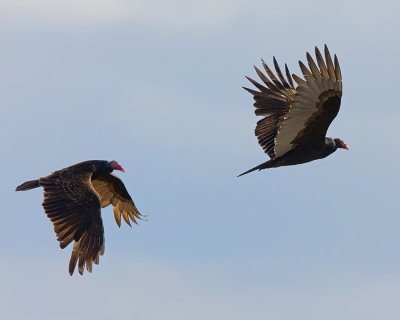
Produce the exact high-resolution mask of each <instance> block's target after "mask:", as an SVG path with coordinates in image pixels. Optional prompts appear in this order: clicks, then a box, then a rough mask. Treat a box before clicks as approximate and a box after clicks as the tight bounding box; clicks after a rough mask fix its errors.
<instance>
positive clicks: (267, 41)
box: [0, 0, 400, 320]
mask: <svg viewBox="0 0 400 320" xmlns="http://www.w3.org/2000/svg"><path fill="white" fill-rule="evenodd" d="M399 10H400V5H399V4H398V3H397V2H395V1H379V2H376V1H363V2H360V1H352V0H349V1H335V2H324V1H302V2H299V1H285V2H284V3H279V2H278V1H256V0H253V1H252V0H250V1H244V0H233V1H228V0H213V1H211V0H202V1H178V0H173V1H168V2H166V1H155V0H154V1H149V0H147V1H145V0H142V1H139V0H137V1H112V0H100V1H90V0H79V1H77V0H73V1H53V0H39V1H18V0H17V1H6V0H0V44H1V46H0V48H1V49H0V101H1V104H0V108H1V115H2V117H1V126H0V135H1V137H2V139H1V148H0V152H1V159H2V162H1V163H2V167H3V172H2V179H1V180H0V192H1V199H2V212H3V215H2V223H1V226H0V240H1V241H0V250H1V256H2V259H1V264H0V283H1V285H0V310H1V315H2V318H4V319H41V320H43V319H60V320H62V319H71V317H75V318H96V319H111V318H113V319H132V318H135V319H141V320H158V319H163V320H188V319H190V320H209V319H210V320H214V319H215V320H221V319H227V320H228V319H229V320H236V319H238V320H239V319H268V320H293V319H296V320H321V319H323V320H336V319H344V320H347V319H348V320H358V319H360V320H372V319H374V320H375V319H385V320H392V319H393V320H397V319H399V316H400V304H399V299H400V249H399V247H400V246H399V243H400V215H399V211H400V210H399V209H400V204H399V202H398V191H397V190H398V180H399V178H400V176H399V173H398V159H399V155H400V152H399V147H398V143H397V137H398V123H399V121H400V112H399V106H398V99H397V97H398V85H397V83H398V80H397V78H398V75H399V71H400V67H399V64H398V59H399V56H400V45H399V43H398V35H399V32H400V27H399V22H398V12H399ZM325 43H326V44H328V46H329V48H330V50H331V52H332V53H336V54H337V55H338V57H339V60H340V63H341V68H342V73H343V79H344V80H343V81H344V96H343V100H342V110H341V112H340V114H339V116H338V117H337V119H336V120H335V121H334V123H333V125H332V126H331V128H330V130H329V135H330V136H333V137H340V138H343V139H344V141H346V142H347V143H348V144H349V145H350V151H348V152H345V151H342V150H339V151H338V152H336V153H335V154H333V155H332V156H330V157H329V158H327V159H324V160H321V161H317V162H312V163H309V164H306V165H302V166H295V167H289V168H279V169H273V170H264V171H262V172H255V173H252V174H249V175H247V176H244V177H241V178H236V175H237V174H239V173H241V172H243V171H244V170H246V169H249V168H251V167H253V166H255V165H257V164H259V163H261V162H263V161H265V160H266V159H267V157H266V155H264V153H263V152H262V150H261V148H259V146H258V144H257V140H256V138H255V137H254V135H253V129H254V126H255V123H256V121H257V120H258V119H257V118H256V117H255V115H254V113H253V111H254V110H253V107H252V103H253V102H252V98H251V95H249V94H248V93H247V92H245V91H244V90H243V89H241V87H242V86H244V85H245V86H248V85H249V83H248V82H247V80H246V79H245V78H244V75H249V76H253V77H254V76H255V72H254V70H253V69H252V65H253V64H256V65H259V64H260V59H261V58H264V59H265V60H266V61H271V60H272V56H273V55H275V56H276V57H277V59H278V61H279V62H281V63H282V64H283V63H284V62H287V63H288V65H289V68H290V69H291V71H292V72H293V73H297V74H299V73H300V72H299V68H298V65H297V61H298V60H299V59H302V60H304V58H305V52H306V51H313V49H314V46H315V45H318V46H320V47H322V46H323V44H325ZM87 159H109V160H112V159H115V160H118V161H119V162H120V163H121V164H122V165H123V166H124V167H125V168H126V169H127V172H126V173H125V174H119V175H120V176H121V177H122V179H123V180H124V182H125V185H126V186H127V188H128V190H129V191H130V193H131V195H132V197H133V198H134V200H135V202H136V204H137V206H138V208H139V209H140V210H141V211H142V212H143V213H145V214H148V215H149V218H148V219H149V221H148V222H142V223H140V225H139V226H134V227H133V228H132V229H130V228H129V227H127V226H126V225H123V226H122V227H121V229H118V228H117V225H116V223H115V221H114V217H113V214H112V210H111V209H110V208H106V209H105V210H103V220H104V224H105V237H106V250H105V255H104V256H103V257H102V258H101V260H100V266H95V267H94V270H93V273H92V274H89V273H85V275H84V276H83V277H81V276H79V275H78V274H77V275H74V276H73V277H70V276H69V274H68V272H67V265H68V260H69V257H70V250H71V248H67V249H65V250H60V249H59V247H58V243H57V241H56V237H55V235H54V233H53V227H52V225H51V223H50V221H49V220H48V219H47V218H46V217H45V214H44V213H43V210H42V207H41V203H42V191H41V190H39V189H37V190H33V191H31V192H25V193H16V192H14V188H15V186H16V185H18V184H19V183H21V182H23V181H25V180H27V179H33V178H37V177H40V176H43V175H47V174H48V173H50V172H51V171H52V170H56V169H59V168H62V167H65V166H67V165H70V164H73V163H76V162H79V161H82V160H87Z"/></svg>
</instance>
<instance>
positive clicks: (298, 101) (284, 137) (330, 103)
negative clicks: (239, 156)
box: [245, 46, 342, 159]
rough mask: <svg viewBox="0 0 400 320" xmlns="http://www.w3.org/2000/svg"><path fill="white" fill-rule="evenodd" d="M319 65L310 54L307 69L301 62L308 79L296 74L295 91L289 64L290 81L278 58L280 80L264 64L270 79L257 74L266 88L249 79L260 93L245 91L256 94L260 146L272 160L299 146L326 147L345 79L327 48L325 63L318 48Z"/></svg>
mask: <svg viewBox="0 0 400 320" xmlns="http://www.w3.org/2000/svg"><path fill="white" fill-rule="evenodd" d="M315 54H316V60H317V63H315V61H314V60H313V58H312V57H311V55H310V54H309V53H307V55H306V57H307V62H308V65H309V68H307V67H306V66H305V65H304V64H303V63H302V62H301V61H299V65H300V69H301V71H302V73H303V76H304V79H301V78H300V77H298V76H296V75H294V74H293V79H294V80H295V81H296V83H297V87H296V89H294V85H293V80H292V77H291V76H290V72H289V70H288V68H287V66H286V65H285V73H286V77H287V79H285V77H284V76H283V73H282V72H281V70H280V68H279V65H278V63H277V62H276V59H275V58H274V66H275V70H276V73H277V75H278V78H279V80H278V78H277V77H276V76H275V75H274V73H273V72H272V71H271V70H270V69H269V68H268V66H267V65H266V64H265V63H264V61H263V67H264V69H265V71H266V73H267V74H268V76H269V79H268V77H267V76H266V75H264V74H263V73H262V72H261V71H260V70H259V69H257V68H256V72H257V74H258V75H259V77H260V79H261V80H262V81H263V82H264V83H265V86H263V85H261V84H259V83H257V82H256V81H255V80H253V79H250V78H248V79H249V80H250V81H251V82H252V83H253V84H254V85H255V86H256V87H257V88H258V90H259V91H256V90H252V89H248V88H245V89H246V90H247V91H249V92H250V93H251V94H253V95H254V100H255V103H254V106H255V107H256V111H255V112H256V115H260V116H264V118H263V119H261V120H260V121H258V123H257V126H256V129H255V134H256V136H257V138H258V142H259V144H260V145H261V146H262V148H263V149H264V151H265V152H266V153H267V154H268V155H269V156H270V157H271V158H272V159H275V158H278V157H281V156H283V155H284V154H286V153H287V152H289V151H290V150H292V149H294V148H295V147H296V146H298V145H303V144H304V145H307V146H312V145H315V144H323V143H324V139H325V135H326V131H327V130H328V127H329V125H330V123H331V122H332V121H333V119H334V118H335V117H336V115H337V113H338V112H339V108H340V100H341V96H342V76H341V72H340V66H339V62H338V59H337V57H336V55H335V58H334V63H333V62H332V58H331V55H330V53H329V50H328V48H327V46H325V60H324V58H323V57H322V55H321V53H320V51H319V50H318V48H315Z"/></svg>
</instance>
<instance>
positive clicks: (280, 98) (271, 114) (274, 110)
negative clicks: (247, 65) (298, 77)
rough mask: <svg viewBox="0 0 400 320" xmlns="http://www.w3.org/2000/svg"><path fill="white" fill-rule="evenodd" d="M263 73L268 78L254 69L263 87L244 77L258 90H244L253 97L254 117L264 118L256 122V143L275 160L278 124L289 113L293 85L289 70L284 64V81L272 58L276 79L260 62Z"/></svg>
mask: <svg viewBox="0 0 400 320" xmlns="http://www.w3.org/2000/svg"><path fill="white" fill-rule="evenodd" d="M262 64H263V67H264V70H265V72H266V73H267V74H268V76H269V78H268V77H267V76H266V75H264V74H263V73H262V72H261V71H260V70H259V69H258V68H257V67H254V69H255V70H256V72H257V74H258V76H259V77H260V79H261V80H262V81H263V82H264V84H265V85H266V87H265V86H264V85H261V84H259V83H258V82H257V81H255V80H253V79H251V78H249V77H246V78H247V79H248V80H249V81H250V82H251V83H252V84H254V85H255V86H256V87H257V89H258V90H260V91H256V90H252V89H249V88H245V87H244V89H245V90H247V91H248V92H250V93H251V94H253V96H254V100H255V103H254V106H255V107H256V111H255V113H256V115H257V116H263V117H264V118H263V119H261V120H260V121H258V122H257V126H256V129H255V135H256V136H257V139H258V143H259V144H260V146H261V147H262V148H263V149H264V151H265V152H266V153H267V154H268V155H269V156H270V157H271V158H272V159H274V158H275V148H274V147H275V137H276V135H277V133H278V128H279V124H280V122H281V121H282V120H283V118H284V116H285V114H286V113H287V112H288V111H289V108H290V103H291V101H292V100H293V98H294V94H295V93H296V91H295V89H294V85H293V80H292V77H291V75H290V72H289V69H288V67H287V65H286V64H285V72H286V77H287V80H286V79H285V77H284V75H283V73H282V71H281V69H280V68H279V65H278V63H277V61H276V59H275V57H274V66H275V70H276V73H277V75H278V77H279V79H278V77H277V76H276V75H275V74H274V73H273V72H272V71H271V69H270V68H269V67H268V66H267V64H266V63H265V62H264V61H262Z"/></svg>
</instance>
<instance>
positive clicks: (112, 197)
mask: <svg viewBox="0 0 400 320" xmlns="http://www.w3.org/2000/svg"><path fill="white" fill-rule="evenodd" d="M92 185H93V187H94V189H95V190H96V192H97V193H98V194H99V196H100V199H101V207H102V208H104V207H107V206H108V205H109V204H112V206H113V210H114V217H115V221H116V222H117V224H118V226H121V214H122V217H123V218H124V220H125V222H126V223H127V224H128V225H131V222H130V220H129V218H130V219H131V220H132V221H133V222H134V223H137V222H136V219H141V217H142V215H141V214H140V212H139V210H138V209H137V208H136V206H135V203H134V202H133V200H132V198H131V196H130V195H129V193H128V191H127V190H126V188H125V185H124V183H123V182H122V181H121V179H120V178H118V177H117V176H115V175H113V174H111V173H110V174H107V175H101V176H99V177H96V178H95V179H94V180H92Z"/></svg>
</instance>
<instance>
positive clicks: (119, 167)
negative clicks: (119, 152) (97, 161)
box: [110, 160, 125, 172]
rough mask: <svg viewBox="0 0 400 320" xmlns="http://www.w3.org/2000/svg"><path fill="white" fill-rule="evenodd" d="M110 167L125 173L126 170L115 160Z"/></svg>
mask: <svg viewBox="0 0 400 320" xmlns="http://www.w3.org/2000/svg"><path fill="white" fill-rule="evenodd" d="M110 165H111V168H112V169H113V170H119V171H122V172H125V169H124V168H123V167H122V166H121V165H120V164H119V163H118V162H117V161H115V160H113V161H110Z"/></svg>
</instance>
